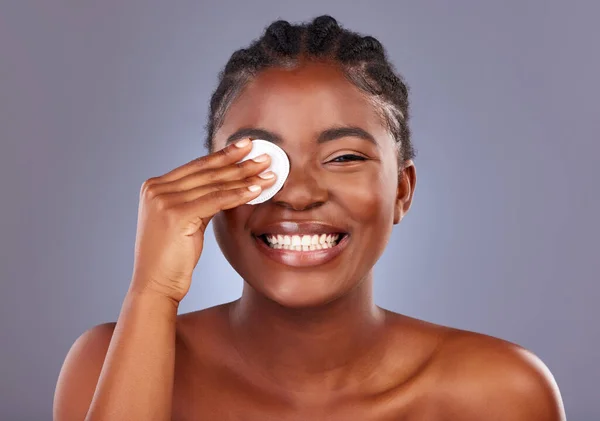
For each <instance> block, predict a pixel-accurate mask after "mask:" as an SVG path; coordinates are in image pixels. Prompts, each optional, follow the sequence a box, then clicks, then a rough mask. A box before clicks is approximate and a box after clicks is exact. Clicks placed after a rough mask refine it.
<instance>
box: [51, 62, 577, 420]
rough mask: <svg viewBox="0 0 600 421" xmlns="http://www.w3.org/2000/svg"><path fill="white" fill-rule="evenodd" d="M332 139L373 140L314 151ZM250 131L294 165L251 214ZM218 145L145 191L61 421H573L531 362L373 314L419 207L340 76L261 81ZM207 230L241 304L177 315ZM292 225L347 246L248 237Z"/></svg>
mask: <svg viewBox="0 0 600 421" xmlns="http://www.w3.org/2000/svg"><path fill="white" fill-rule="evenodd" d="M340 127H345V128H348V127H353V128H360V129H361V130H363V131H364V132H366V133H368V134H369V135H370V138H371V140H367V139H366V138H364V137H362V136H358V135H348V134H347V135H344V136H333V137H331V136H330V137H328V138H327V139H328V140H326V141H321V142H319V141H318V139H323V135H322V134H323V133H324V132H327V131H328V130H330V129H332V128H340ZM240 129H244V131H243V132H242V134H241V135H240V136H242V137H243V136H244V135H245V134H248V130H247V129H253V130H262V131H263V132H255V134H256V136H254V135H252V134H251V137H252V138H257V137H262V138H265V137H271V138H272V140H277V141H278V142H279V143H280V146H281V147H282V148H283V149H284V150H285V151H286V153H287V155H288V156H289V158H290V162H291V171H290V175H289V177H288V179H287V180H286V183H285V185H284V187H283V188H282V190H280V191H279V193H278V194H277V195H275V196H274V197H273V199H271V200H270V201H268V202H265V203H262V204H260V205H256V206H251V205H245V204H244V203H246V202H247V201H249V200H251V199H252V198H254V197H256V196H257V195H258V193H259V192H257V191H255V192H251V191H250V190H248V186H250V185H259V186H262V187H263V188H264V187H266V186H268V185H271V183H272V182H273V181H274V179H273V178H271V179H263V178H260V177H259V176H258V175H259V174H260V173H261V172H263V171H264V170H265V169H266V168H267V167H268V165H269V163H268V160H267V161H265V162H262V163H259V162H253V161H246V162H245V163H244V164H241V165H238V164H236V162H237V161H238V160H239V159H241V157H243V156H244V155H245V154H247V153H248V151H249V149H250V147H249V146H248V145H246V146H243V145H242V147H237V146H235V143H234V142H235V141H236V140H240V139H239V138H240V136H238V135H237V134H236V133H240V132H239V131H240ZM329 133H330V132H329ZM259 134H260V136H259ZM275 138H277V139H275ZM228 139H229V140H232V142H231V143H230V144H226V143H227V140H228ZM214 149H215V150H217V152H215V153H212V154H209V155H207V156H206V157H203V158H200V159H198V160H195V161H192V162H191V163H188V164H186V165H184V166H182V167H180V168H177V169H175V170H173V171H172V172H170V173H168V174H166V175H163V176H161V177H157V178H153V179H150V180H149V181H147V182H146V183H144V186H143V188H142V192H141V196H140V212H139V218H138V233H137V239H136V255H135V265H134V273H133V277H132V281H131V285H130V289H129V291H128V293H127V295H126V297H125V300H124V303H123V308H122V311H121V314H120V316H119V319H118V321H117V322H116V323H110V324H104V325H100V326H96V327H94V328H92V329H90V330H88V331H87V332H85V333H84V334H83V335H82V336H81V337H79V338H78V339H77V341H76V342H75V343H74V345H73V346H72V348H71V350H70V351H69V353H68V355H67V357H66V360H65V362H64V365H63V368H62V370H61V373H60V376H59V379H58V383H57V388H56V392H55V401H54V402H55V404H54V420H55V421H74V420H77V421H78V420H86V421H105V420H106V421H107V420H111V421H117V420H128V421H129V420H161V421H167V420H173V421H192V420H244V421H253V420H260V421H264V420H307V419H322V420H325V419H327V420H340V421H341V420H344V421H347V420H373V421H375V420H377V421H379V420H406V421H413V420H414V421H434V420H435V421H442V420H452V421H475V420H477V421H479V420H482V419H485V420H487V421H509V420H510V421H563V420H565V419H566V418H565V415H564V409H563V405H562V401H561V397H560V393H559V391H558V387H557V385H556V382H555V381H554V379H553V377H552V375H551V373H550V372H549V370H548V369H547V367H546V366H545V365H544V364H543V363H542V362H541V361H540V360H539V359H538V358H537V357H536V356H535V355H533V354H532V353H531V352H529V351H527V350H525V349H523V348H521V347H519V346H518V345H515V344H512V343H510V342H506V341H503V340H500V339H496V338H493V337H490V336H486V335H481V334H477V333H473V332H467V331H462V330H458V329H452V328H449V327H445V326H440V325H435V324H432V323H428V322H424V321H420V320H417V319H414V318H410V317H407V316H404V315H401V314H397V313H393V312H391V311H388V310H385V309H382V308H380V307H378V306H376V305H375V304H374V302H373V266H374V264H375V262H376V261H377V260H378V258H379V257H380V256H381V254H382V253H383V251H384V249H385V247H386V245H387V242H388V240H389V238H390V235H391V232H392V229H393V226H394V225H396V224H398V223H400V221H401V220H402V218H403V217H404V215H406V213H407V212H408V210H409V208H410V205H411V202H412V199H413V194H414V191H415V186H416V172H415V166H414V163H413V162H412V161H408V162H403V163H402V165H401V166H399V165H398V155H397V152H396V148H395V145H394V142H393V139H392V138H391V136H390V134H389V133H388V131H387V130H386V127H385V125H384V123H383V120H382V119H381V117H380V115H379V114H378V113H377V110H376V108H374V106H373V105H372V103H371V102H370V101H369V100H368V99H367V98H366V97H365V96H364V94H363V93H362V92H361V91H359V90H358V89H357V88H356V87H354V86H353V85H352V84H351V83H350V82H348V81H347V80H346V79H345V78H344V76H343V74H342V73H341V71H340V70H339V69H338V68H337V67H336V66H335V65H333V64H329V63H315V62H303V63H301V64H300V65H299V66H298V67H296V68H295V69H293V70H283V69H269V70H266V71H264V72H262V73H261V74H259V75H258V76H257V77H256V78H255V79H254V80H253V81H252V82H251V83H250V84H249V85H248V86H247V87H246V88H245V89H244V90H243V91H242V92H241V94H240V95H239V96H238V98H237V99H236V100H235V102H234V103H233V104H232V106H231V108H230V109H229V111H228V112H227V115H226V117H225V121H224V124H223V125H222V127H221V128H220V129H219V130H218V132H217V133H216V135H215V139H214ZM357 157H358V158H357ZM211 220H212V222H213V228H214V230H215V235H216V238H217V241H218V243H219V246H220V247H221V249H222V251H223V253H224V255H225V257H226V258H227V259H228V261H229V262H230V264H231V265H232V267H233V268H234V269H235V270H236V271H237V272H238V273H239V274H240V275H241V277H242V278H243V279H244V281H245V282H244V290H243V294H242V297H241V298H240V299H238V300H236V301H234V302H231V303H226V304H223V305H219V306H216V307H212V308H209V309H205V310H201V311H196V312H192V313H187V314H183V315H179V316H178V315H177V308H178V305H179V302H180V301H181V300H182V299H183V297H184V296H185V294H186V293H187V292H188V290H189V286H190V282H191V276H192V272H193V270H194V268H195V266H196V264H197V263H198V259H199V257H200V254H201V252H202V247H203V238H204V237H203V236H204V230H205V228H206V226H207V224H208V222H209V221H211ZM283 221H318V222H322V223H325V224H330V225H333V226H336V227H343V228H344V231H345V232H348V233H349V238H348V243H347V245H346V247H345V249H344V250H343V251H342V252H341V253H340V254H339V255H338V256H337V257H335V258H334V259H333V260H331V261H329V262H326V263H323V264H320V265H316V266H309V267H302V268H298V267H292V266H288V265H285V264H281V263H280V262H276V261H273V260H272V259H270V258H269V257H268V256H267V255H266V254H264V253H263V252H261V251H260V249H259V247H257V243H256V238H255V237H254V235H253V234H255V233H256V232H258V231H260V229H262V228H263V227H265V226H271V225H272V224H277V223H281V222H283ZM402 278H403V276H402V273H399V274H398V279H397V282H402ZM206 282H218V280H206Z"/></svg>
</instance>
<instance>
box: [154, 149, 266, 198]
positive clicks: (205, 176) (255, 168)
mask: <svg viewBox="0 0 600 421" xmlns="http://www.w3.org/2000/svg"><path fill="white" fill-rule="evenodd" d="M270 163H271V158H270V157H269V156H268V155H261V156H259V157H256V158H255V159H249V160H246V161H244V162H239V163H238V162H236V163H233V164H230V165H228V166H226V167H219V168H213V169H204V170H200V171H197V172H194V173H191V174H189V175H186V176H184V177H182V178H179V179H176V180H173V181H170V182H166V183H160V182H158V183H157V185H156V188H155V192H156V193H157V194H163V193H173V192H181V191H186V190H191V189H195V188H198V187H199V186H207V185H213V184H215V185H223V184H226V183H227V182H230V181H236V180H245V179H248V178H250V177H253V176H256V175H258V174H259V173H261V172H263V171H264V170H266V169H267V168H269V165H270ZM240 187H241V185H240Z"/></svg>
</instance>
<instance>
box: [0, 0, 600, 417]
mask: <svg viewBox="0 0 600 421" xmlns="http://www.w3.org/2000/svg"><path fill="white" fill-rule="evenodd" d="M252 3H253V5H252V6H250V5H246V3H243V2H241V1H240V2H237V1H235V2H234V1H220V2H213V3H209V2H201V1H192V0H187V1H169V2H167V1H162V2H158V1H141V0H140V1H131V0H129V1H116V0H110V1H108V0H104V1H101V2H100V1H96V2H90V1H88V2H81V1H57V0H54V1H45V0H38V1H29V0H14V1H7V0H2V2H1V8H0V142H1V149H0V193H1V196H0V224H1V225H0V235H1V240H0V281H1V282H2V289H1V303H0V311H1V312H2V313H1V314H0V315H1V317H0V329H1V331H0V334H1V336H0V337H1V338H2V346H1V351H0V356H1V359H0V364H1V366H0V368H1V373H0V379H1V380H0V387H1V388H2V390H1V392H0V419H1V420H6V421H13V420H50V419H51V406H52V397H53V392H54V386H55V382H56V378H57V376H58V373H59V370H60V367H61V364H62V361H63V358H64V356H65V354H66V353H67V351H68V349H69V347H70V346H71V344H72V343H73V341H74V340H75V339H76V338H77V337H78V336H79V335H80V334H81V333H82V332H83V331H85V330H86V329H88V328H90V327H92V326H93V325H95V324H98V323H102V322H105V321H111V320H115V319H116V318H117V316H118V313H119V310H120V306H121V303H122V299H123V296H124V293H125V291H126V289H127V286H128V281H129V278H130V275H131V271H132V264H133V254H132V253H133V245H134V239H135V227H136V212H137V200H138V191H139V187H140V185H141V183H142V182H143V181H144V180H145V179H146V178H148V177H150V176H154V175H160V174H162V173H164V172H166V171H168V170H170V169H172V168H174V167H176V166H179V165H181V164H183V163H185V162H187V161H189V160H191V159H192V158H194V157H196V156H199V155H203V154H204V150H203V148H202V140H203V136H204V132H203V125H204V122H205V116H206V110H207V104H208V99H209V95H210V94H211V92H212V90H213V89H214V88H215V86H216V81H217V72H218V71H219V70H220V69H221V67H222V66H223V65H224V64H225V62H226V60H227V59H228V57H229V55H230V54H231V53H232V52H233V51H234V50H235V49H237V48H240V47H243V46H246V45H247V44H248V43H249V42H250V40H252V39H254V38H256V37H258V36H259V35H260V33H261V31H262V30H263V28H264V27H265V26H266V25H267V24H268V23H270V22H271V21H272V20H275V19H277V18H279V17H281V18H284V19H287V20H290V21H302V20H308V19H311V18H313V17H315V16H317V15H320V14H323V13H328V14H332V15H333V16H334V17H336V18H337V19H338V20H339V21H340V22H341V23H342V24H343V25H345V26H347V27H349V28H351V29H354V30H357V31H360V32H363V33H365V34H371V35H373V36H375V37H378V38H379V39H380V40H381V41H382V43H383V44H384V45H385V46H386V48H387V50H388V52H389V54H390V57H391V58H392V60H393V62H394V64H395V65H396V66H397V68H398V69H399V70H400V72H401V73H402V74H403V75H404V76H405V77H406V79H407V81H408V82H409V84H410V86H411V88H412V93H411V95H412V96H411V98H412V111H413V119H412V130H413V133H414V142H415V144H416V146H417V148H418V151H419V155H418V158H417V160H416V164H417V171H418V177H419V182H418V185H417V191H416V195H415V202H414V207H413V208H412V210H411V212H410V213H409V215H408V216H407V218H406V219H405V220H404V222H403V223H402V224H401V225H400V226H399V227H397V229H396V231H395V233H394V235H393V238H392V240H391V243H390V244H389V247H388V249H387V251H386V253H385V255H384V256H383V257H382V259H381V260H380V262H379V263H378V265H377V267H376V276H377V283H376V300H377V303H378V304H379V305H381V306H384V307H387V308H390V309H392V310H395V311H398V312H401V313H405V314H408V315H411V316H414V317H419V318H424V319H426V320H429V321H432V322H436V323H442V324H446V325H451V326H455V327H459V328H463V329H469V330H475V331H479V332H483V333H487V334H490V335H494V336H499V337H501V338H504V339H507V340H510V341H514V342H517V343H519V344H521V345H523V346H525V347H527V348H529V349H531V350H532V351H534V352H535V353H536V354H537V355H539V356H540V357H541V358H542V359H543V360H544V362H545V363H546V364H547V365H548V366H549V367H550V369H551V370H552V372H553V373H554V375H555V377H556V379H557V381H558V383H559V386H560V388H561V391H562V393H563V397H564V401H565V405H566V409H567V415H568V416H569V419H570V420H582V421H588V420H589V421H594V420H599V419H600V408H599V407H598V405H597V402H598V397H599V393H598V388H597V383H598V380H599V379H600V368H599V367H600V366H599V365H598V364H597V361H596V360H597V357H598V349H599V348H600V334H599V329H598V327H597V325H596V321H597V320H598V319H599V317H598V316H599V315H600V314H599V310H598V307H597V306H596V303H597V302H598V301H599V298H600V287H599V286H598V283H597V279H598V273H599V269H600V263H599V261H600V259H599V256H598V254H599V253H598V250H599V247H598V238H599V237H600V230H599V224H598V221H597V216H598V214H599V213H600V200H599V198H598V196H599V195H598V193H599V192H600V190H599V189H598V187H597V182H598V180H599V177H598V176H597V174H596V168H595V166H594V164H595V162H596V161H597V159H598V154H600V146H599V144H598V134H599V133H600V123H599V121H600V119H598V109H599V106H598V98H600V89H599V82H598V80H599V79H598V75H600V57H599V52H598V51H599V47H598V41H599V40H600V30H599V29H598V24H597V18H598V16H599V15H600V3H599V2H593V1H589V2H584V1H570V2H567V1H564V2H556V1H517V0H515V1H504V2H493V3H492V2H482V1H476V0H473V1H452V2H450V1H416V0H415V1H391V0H390V1H388V2H361V3H358V4H355V5H353V6H350V2H345V1H323V0H319V1H301V2H300V1H298V2H284V1H274V0H272V1H266V0H264V1H255V2H252ZM240 292H241V281H240V279H239V278H238V277H237V275H236V274H235V273H234V272H233V270H232V269H231V268H230V267H229V266H228V264H227V262H226V261H225V259H224V258H223V257H222V256H221V254H220V251H219V250H218V248H217V246H216V243H215V242H214V238H213V237H212V230H211V231H209V238H208V244H207V246H206V250H205V252H204V254H203V256H202V258H201V260H200V264H199V266H198V269H197V270H196V273H195V276H194V283H193V286H192V290H191V292H190V293H189V296H188V297H187V298H186V299H185V301H184V302H183V304H182V307H181V311H182V312H187V311H192V310H195V309H199V308H204V307H208V306H212V305H215V304H219V303H222V302H225V301H229V300H233V299H235V298H237V297H238V296H239V294H240Z"/></svg>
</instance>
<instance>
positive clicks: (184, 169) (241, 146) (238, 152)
mask: <svg viewBox="0 0 600 421" xmlns="http://www.w3.org/2000/svg"><path fill="white" fill-rule="evenodd" d="M251 150H252V142H251V141H250V139H249V138H245V139H242V140H240V141H238V142H236V143H232V144H231V145H228V146H226V147H224V148H223V149H221V150H218V151H216V152H213V153H211V154H209V155H205V156H203V157H200V158H197V159H194V160H193V161H190V162H188V163H187V164H185V165H182V166H181V167H178V168H175V169H174V170H172V171H170V172H168V173H166V174H165V175H163V176H162V177H159V178H160V181H162V182H170V181H173V180H177V179H180V178H183V177H185V176H187V175H190V174H192V173H195V172H198V171H204V170H209V169H215V168H220V167H226V166H228V165H231V164H234V163H236V162H238V161H240V160H241V159H243V158H244V157H245V156H246V155H248V153H250V151H251Z"/></svg>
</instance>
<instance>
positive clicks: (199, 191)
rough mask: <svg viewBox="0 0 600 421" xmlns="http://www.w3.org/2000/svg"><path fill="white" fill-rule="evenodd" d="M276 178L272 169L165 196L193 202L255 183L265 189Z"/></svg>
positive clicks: (181, 201) (170, 199) (174, 201)
mask: <svg viewBox="0 0 600 421" xmlns="http://www.w3.org/2000/svg"><path fill="white" fill-rule="evenodd" d="M275 180H276V176H275V173H273V172H272V171H268V172H266V173H264V174H260V175H258V176H254V177H248V178H244V179H238V180H233V181H226V182H217V183H212V184H203V185H196V186H195V187H194V188H191V189H188V190H181V191H175V192H171V193H168V194H165V195H164V196H165V200H166V201H167V202H168V203H173V204H178V203H186V202H192V201H194V200H196V199H198V198H200V197H203V196H207V195H208V194H210V193H214V192H217V191H226V190H236V189H242V188H244V187H250V186H254V185H257V186H260V188H261V189H263V190H264V189H265V188H267V187H270V186H272V185H273V184H274V183H275ZM249 200H251V199H249Z"/></svg>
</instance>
